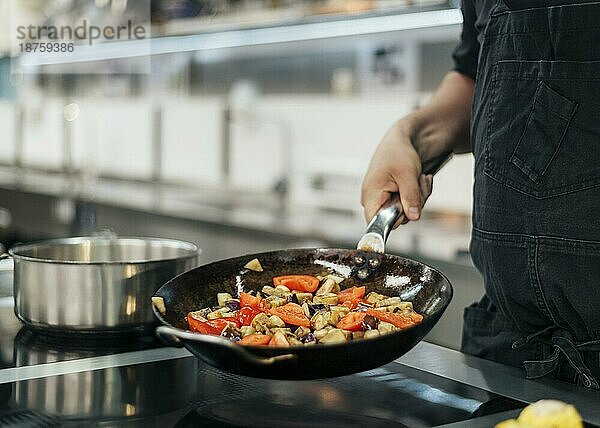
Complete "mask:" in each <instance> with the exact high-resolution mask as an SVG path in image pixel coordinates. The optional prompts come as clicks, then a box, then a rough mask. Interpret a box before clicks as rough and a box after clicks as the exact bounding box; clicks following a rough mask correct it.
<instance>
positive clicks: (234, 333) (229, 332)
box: [221, 324, 242, 342]
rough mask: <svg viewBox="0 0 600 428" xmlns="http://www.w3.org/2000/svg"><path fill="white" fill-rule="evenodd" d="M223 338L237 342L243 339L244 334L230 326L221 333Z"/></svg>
mask: <svg viewBox="0 0 600 428" xmlns="http://www.w3.org/2000/svg"><path fill="white" fill-rule="evenodd" d="M221 336H223V337H226V338H228V339H229V340H231V341H232V342H237V341H238V340H241V339H242V332H241V331H240V330H238V329H237V328H235V327H234V326H233V325H231V324H228V325H227V327H225V328H224V329H223V331H222V332H221Z"/></svg>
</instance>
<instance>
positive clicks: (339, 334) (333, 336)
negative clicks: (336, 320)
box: [319, 328, 348, 343]
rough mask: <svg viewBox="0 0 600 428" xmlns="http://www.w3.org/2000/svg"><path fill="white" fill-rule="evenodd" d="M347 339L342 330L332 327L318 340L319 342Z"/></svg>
mask: <svg viewBox="0 0 600 428" xmlns="http://www.w3.org/2000/svg"><path fill="white" fill-rule="evenodd" d="M346 340H348V339H347V338H346V335H345V334H344V331H343V330H340V329H339V328H334V329H331V330H329V332H327V334H326V335H325V337H323V338H322V339H321V340H319V342H320V343H344V342H346Z"/></svg>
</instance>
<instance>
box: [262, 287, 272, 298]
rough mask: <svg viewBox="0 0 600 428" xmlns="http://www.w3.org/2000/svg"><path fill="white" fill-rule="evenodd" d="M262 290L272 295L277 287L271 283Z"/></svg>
mask: <svg viewBox="0 0 600 428" xmlns="http://www.w3.org/2000/svg"><path fill="white" fill-rule="evenodd" d="M261 291H262V292H263V294H266V295H267V296H271V295H272V294H273V293H274V292H275V288H274V287H271V286H270V285H265V286H264V287H263V288H262V290H261Z"/></svg>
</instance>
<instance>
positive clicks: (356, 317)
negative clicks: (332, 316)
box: [336, 312, 367, 331]
mask: <svg viewBox="0 0 600 428" xmlns="http://www.w3.org/2000/svg"><path fill="white" fill-rule="evenodd" d="M366 315H367V314H366V313H364V312H349V313H348V314H347V315H346V316H344V318H342V319H341V320H339V321H338V323H337V325H336V327H337V328H340V329H342V330H348V331H359V330H362V322H363V320H364V319H365V316H366Z"/></svg>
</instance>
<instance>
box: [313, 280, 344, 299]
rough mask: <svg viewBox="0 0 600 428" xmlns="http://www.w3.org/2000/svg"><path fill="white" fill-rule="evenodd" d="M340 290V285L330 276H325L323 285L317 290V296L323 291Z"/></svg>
mask: <svg viewBox="0 0 600 428" xmlns="http://www.w3.org/2000/svg"><path fill="white" fill-rule="evenodd" d="M338 291H340V286H339V285H338V283H337V282H335V281H334V280H333V279H331V278H327V279H326V280H325V282H324V283H323V285H321V287H319V289H318V290H317V293H316V294H317V296H319V295H321V294H325V293H337V292H338Z"/></svg>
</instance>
